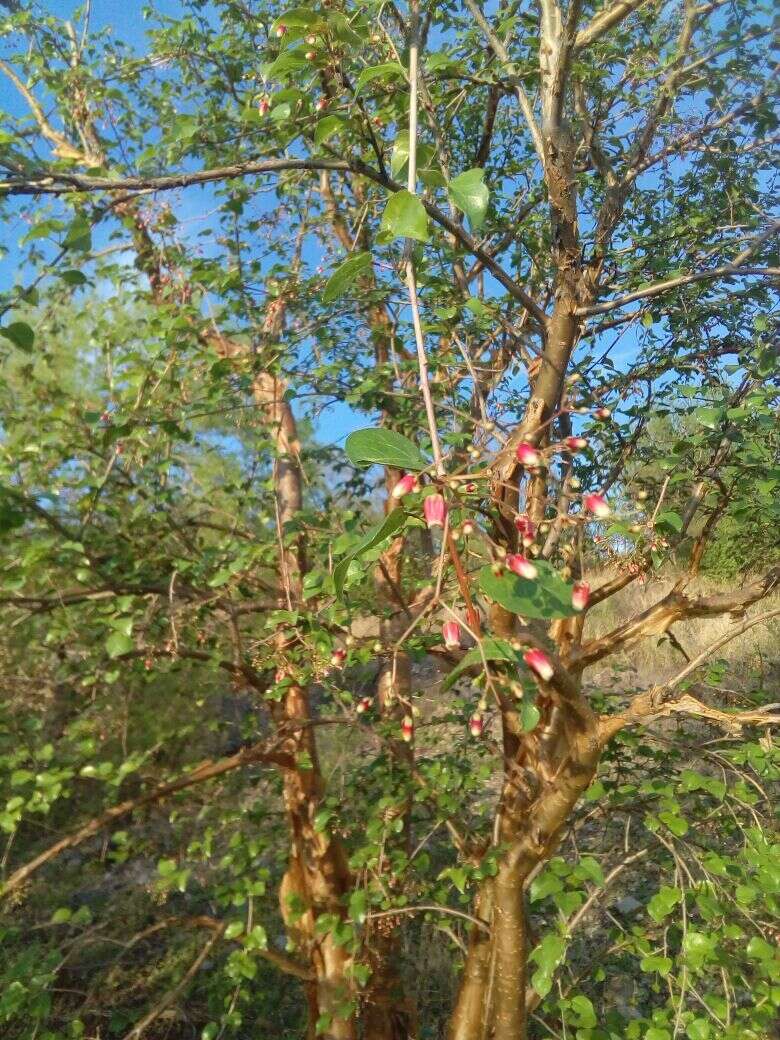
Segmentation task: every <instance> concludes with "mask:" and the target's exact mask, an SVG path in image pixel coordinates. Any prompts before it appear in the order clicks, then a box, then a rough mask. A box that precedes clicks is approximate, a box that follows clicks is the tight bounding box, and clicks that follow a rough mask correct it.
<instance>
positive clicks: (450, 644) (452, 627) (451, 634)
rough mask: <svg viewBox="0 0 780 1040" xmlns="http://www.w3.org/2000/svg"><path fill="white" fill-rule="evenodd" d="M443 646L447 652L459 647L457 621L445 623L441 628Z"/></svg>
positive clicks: (458, 626)
mask: <svg viewBox="0 0 780 1040" xmlns="http://www.w3.org/2000/svg"><path fill="white" fill-rule="evenodd" d="M441 634H442V636H443V637H444V645H445V646H446V647H447V649H448V650H457V649H458V647H459V646H460V625H459V624H458V622H457V621H445V622H444V624H443V625H442V626H441Z"/></svg>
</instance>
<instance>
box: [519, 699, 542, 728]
mask: <svg viewBox="0 0 780 1040" xmlns="http://www.w3.org/2000/svg"><path fill="white" fill-rule="evenodd" d="M540 718H541V714H540V712H539V709H538V708H537V707H536V705H535V704H534V702H533V701H532V700H526V699H525V698H523V703H522V705H521V706H520V725H521V726H522V728H523V733H530V732H531V731H532V730H534V729H536V726H537V724H538V722H539V719H540Z"/></svg>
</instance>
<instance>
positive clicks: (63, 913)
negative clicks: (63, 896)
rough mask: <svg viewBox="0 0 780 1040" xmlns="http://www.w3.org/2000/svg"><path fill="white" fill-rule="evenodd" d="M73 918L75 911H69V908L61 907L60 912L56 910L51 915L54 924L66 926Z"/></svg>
mask: <svg viewBox="0 0 780 1040" xmlns="http://www.w3.org/2000/svg"><path fill="white" fill-rule="evenodd" d="M72 916H73V911H72V910H69V909H68V907H67V906H61V907H60V908H59V910H55V911H54V913H53V914H52V915H51V923H52V924H65V923H66V922H67V921H69V920H70V919H71V917H72Z"/></svg>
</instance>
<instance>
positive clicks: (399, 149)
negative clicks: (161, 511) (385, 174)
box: [390, 130, 447, 187]
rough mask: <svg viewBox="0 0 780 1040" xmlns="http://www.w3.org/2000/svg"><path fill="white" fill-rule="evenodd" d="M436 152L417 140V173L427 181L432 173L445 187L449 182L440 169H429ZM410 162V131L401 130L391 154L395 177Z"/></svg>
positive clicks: (392, 170) (391, 168) (392, 172)
mask: <svg viewBox="0 0 780 1040" xmlns="http://www.w3.org/2000/svg"><path fill="white" fill-rule="evenodd" d="M434 155H435V152H434V150H433V148H431V146H430V145H428V144H423V143H422V142H421V141H418V142H417V175H418V177H419V178H420V179H421V180H422V181H423V182H425V181H426V178H428V179H429V178H430V176H431V175H433V176H434V177H438V178H439V181H440V186H441V187H443V186H444V185H445V184H446V183H447V182H446V181H445V180H444V179H443V178H442V177H441V174H439V172H438V170H429V169H427V167H428V166H429V165H430V163H431V162H432V160H433V158H434ZM408 162H409V131H408V130H399V131H398V136H397V137H396V139H395V142H394V143H393V153H392V155H391V156H390V173H391V174H392V175H393V177H398V176H400V174H401V173H402V172H403V171H404V169H405V168H406V164H407V163H408Z"/></svg>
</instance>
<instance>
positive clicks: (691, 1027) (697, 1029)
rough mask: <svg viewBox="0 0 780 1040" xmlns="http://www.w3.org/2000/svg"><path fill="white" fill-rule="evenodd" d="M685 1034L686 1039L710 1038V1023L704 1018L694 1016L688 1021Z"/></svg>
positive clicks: (701, 1039) (703, 1039) (699, 1039)
mask: <svg viewBox="0 0 780 1040" xmlns="http://www.w3.org/2000/svg"><path fill="white" fill-rule="evenodd" d="M685 1035H686V1036H687V1037H688V1040H710V1037H711V1036H712V1025H711V1024H710V1022H709V1021H708V1020H707V1019H706V1018H695V1019H694V1020H693V1022H689V1023H688V1025H687V1027H686V1029H685Z"/></svg>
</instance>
